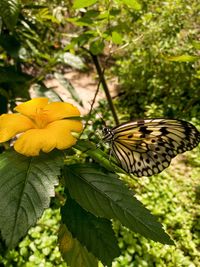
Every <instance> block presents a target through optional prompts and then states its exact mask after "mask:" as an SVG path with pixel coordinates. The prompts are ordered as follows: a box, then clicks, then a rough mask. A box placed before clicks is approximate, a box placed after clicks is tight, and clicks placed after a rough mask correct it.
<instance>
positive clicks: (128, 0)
mask: <svg viewBox="0 0 200 267" xmlns="http://www.w3.org/2000/svg"><path fill="white" fill-rule="evenodd" d="M119 2H122V3H123V4H125V5H127V6H128V7H131V8H133V9H135V10H140V9H141V8H142V6H141V4H140V2H139V1H137V0H119Z"/></svg>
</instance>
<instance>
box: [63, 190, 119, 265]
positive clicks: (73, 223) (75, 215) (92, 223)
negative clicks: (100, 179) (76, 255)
mask: <svg viewBox="0 0 200 267" xmlns="http://www.w3.org/2000/svg"><path fill="white" fill-rule="evenodd" d="M91 200H92V199H91ZM61 215H62V220H63V222H64V223H65V225H66V226H67V228H68V229H69V230H70V232H71V233H72V235H73V236H74V237H75V238H77V239H78V240H80V241H81V243H82V244H84V245H85V247H86V248H88V250H89V251H91V252H92V253H93V254H94V255H95V256H96V257H97V258H98V259H100V260H101V261H102V262H103V263H104V264H105V265H107V266H111V264H112V261H113V259H114V258H116V257H117V256H119V255H120V250H119V247H118V245H117V240H116V238H115V234H114V231H113V229H112V224H111V221H110V220H106V219H102V218H98V217H96V216H94V215H93V214H91V213H89V212H87V211H86V210H84V209H82V208H81V206H79V205H78V204H77V203H76V202H75V201H74V200H72V199H71V198H70V195H68V198H67V202H66V204H65V206H64V207H63V208H62V210H61Z"/></svg>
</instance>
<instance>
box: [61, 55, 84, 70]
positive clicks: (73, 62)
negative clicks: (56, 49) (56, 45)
mask: <svg viewBox="0 0 200 267" xmlns="http://www.w3.org/2000/svg"><path fill="white" fill-rule="evenodd" d="M60 59H61V61H62V62H63V63H65V64H67V65H69V66H71V67H72V68H75V69H77V70H82V69H84V68H85V67H86V66H85V64H84V63H83V61H82V59H81V58H80V57H79V56H75V55H73V54H71V53H69V52H66V53H64V54H62V55H61V56H60Z"/></svg>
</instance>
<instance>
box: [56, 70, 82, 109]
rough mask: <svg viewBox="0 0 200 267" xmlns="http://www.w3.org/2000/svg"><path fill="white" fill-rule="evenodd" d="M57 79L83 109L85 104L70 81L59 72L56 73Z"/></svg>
mask: <svg viewBox="0 0 200 267" xmlns="http://www.w3.org/2000/svg"><path fill="white" fill-rule="evenodd" d="M54 76H55V78H56V79H57V80H58V82H59V83H60V84H61V85H62V86H63V87H64V88H65V89H67V91H68V92H69V93H70V95H71V97H72V98H73V99H74V100H75V101H76V102H77V103H78V104H79V105H80V106H81V107H83V102H82V100H81V99H80V97H79V95H78V93H77V92H76V90H75V88H74V87H73V86H72V84H71V83H70V81H68V79H66V78H65V77H64V76H63V75H61V74H60V73H58V72H55V73H54Z"/></svg>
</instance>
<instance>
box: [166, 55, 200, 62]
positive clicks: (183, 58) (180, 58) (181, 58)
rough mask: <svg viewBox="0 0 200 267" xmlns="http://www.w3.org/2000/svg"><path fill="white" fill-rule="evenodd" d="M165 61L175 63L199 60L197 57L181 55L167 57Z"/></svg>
mask: <svg viewBox="0 0 200 267" xmlns="http://www.w3.org/2000/svg"><path fill="white" fill-rule="evenodd" d="M166 59H167V60H168V61H175V62H194V61H197V60H199V57H197V56H190V55H181V56H173V57H168V58H166Z"/></svg>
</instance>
